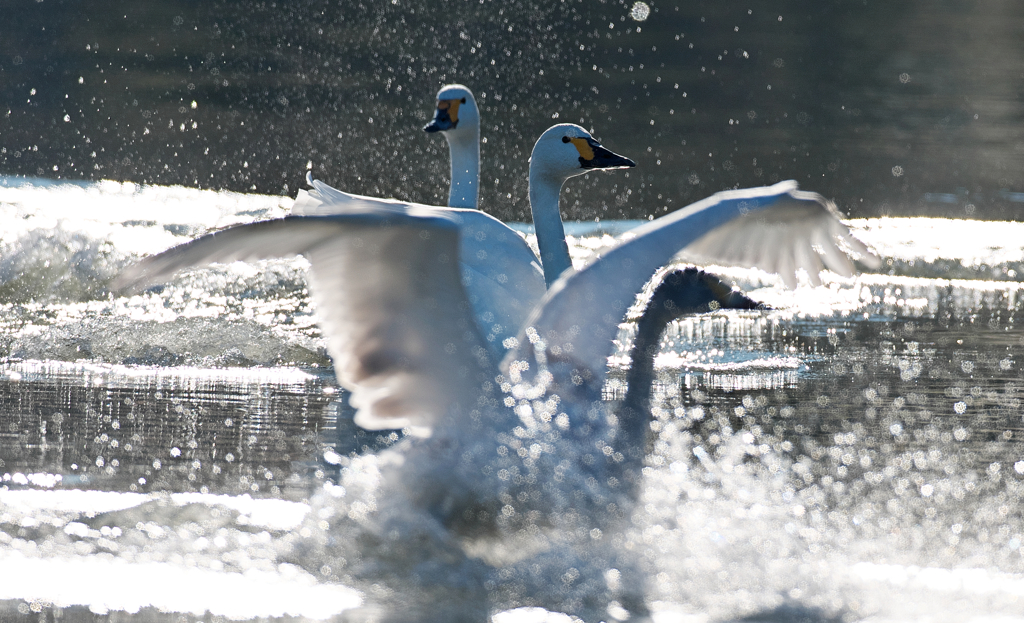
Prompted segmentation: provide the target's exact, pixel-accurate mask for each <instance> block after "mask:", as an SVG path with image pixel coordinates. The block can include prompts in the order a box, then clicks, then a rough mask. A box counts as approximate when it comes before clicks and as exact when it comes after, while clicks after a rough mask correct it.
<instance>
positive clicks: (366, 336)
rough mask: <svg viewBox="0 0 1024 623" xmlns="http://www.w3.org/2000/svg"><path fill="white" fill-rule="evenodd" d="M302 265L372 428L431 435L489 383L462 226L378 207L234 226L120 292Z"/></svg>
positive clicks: (158, 261)
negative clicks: (463, 275)
mask: <svg viewBox="0 0 1024 623" xmlns="http://www.w3.org/2000/svg"><path fill="white" fill-rule="evenodd" d="M298 254H301V255H304V256H305V257H306V258H307V259H308V260H309V262H310V265H311V273H312V274H311V280H312V283H311V288H310V290H311V293H312V295H313V298H314V301H315V302H316V304H317V313H318V315H319V316H320V322H321V325H322V328H323V333H324V335H325V336H326V338H327V341H328V344H327V346H328V352H329V353H330V355H331V358H332V359H333V360H334V366H335V373H336V375H337V377H338V382H339V383H341V384H342V386H344V387H346V388H347V389H349V390H351V391H352V394H353V395H352V397H351V400H350V402H351V404H352V405H353V406H355V407H356V408H357V409H358V411H357V414H356V422H357V424H359V425H360V426H363V427H364V428H370V429H380V428H402V427H406V426H413V427H418V428H420V429H429V428H431V427H434V426H436V425H438V424H439V423H441V422H442V421H443V418H445V417H446V416H447V415H449V414H451V413H467V412H468V409H469V408H471V407H472V406H473V405H468V406H466V408H461V407H460V405H458V404H457V403H458V402H459V401H460V400H462V399H463V398H465V397H466V396H471V397H473V398H474V399H475V398H476V397H478V396H479V395H480V387H481V385H480V383H481V379H480V378H478V377H481V376H482V378H484V379H493V377H494V373H495V372H496V368H495V367H494V366H493V364H491V363H489V358H488V355H487V352H486V350H485V349H484V347H483V345H484V342H483V339H482V338H481V336H480V334H479V332H478V330H477V328H476V325H475V323H474V321H473V317H472V313H471V311H472V310H471V308H470V305H469V302H468V300H467V298H466V294H465V290H464V289H463V287H462V283H461V279H460V276H459V272H458V227H457V225H456V224H455V223H453V222H452V221H451V220H450V219H449V218H447V217H445V216H444V215H439V214H437V213H431V211H428V210H413V211H406V210H403V211H400V212H388V211H384V212H381V211H378V210H374V209H372V208H370V209H367V210H355V211H352V212H350V213H347V214H341V215H334V216H326V217H316V216H302V217H288V218H285V219H280V220H275V221H264V222H261V223H253V224H249V225H241V226H238V227H232V228H229V229H226V230H223V231H221V232H217V233H214V234H209V235H207V236H203V237H201V238H198V239H196V240H193V241H192V242H189V243H187V244H184V245H181V246H178V247H175V248H173V249H170V250H168V251H165V252H164V253H161V254H158V255H155V256H153V257H151V258H148V259H146V260H143V261H142V262H140V263H139V264H137V265H135V266H133V267H131V268H129V269H128V270H127V271H125V273H123V274H122V276H121V277H120V278H119V280H118V283H116V284H115V286H117V287H122V288H124V287H138V286H139V285H141V284H145V283H154V282H157V281H159V280H161V279H163V278H166V277H168V276H170V275H171V274H173V273H174V272H175V271H177V270H180V269H183V268H187V267H191V266H198V265H203V264H208V263H212V262H227V261H234V260H255V259H266V258H270V257H281V256H290V255H298Z"/></svg>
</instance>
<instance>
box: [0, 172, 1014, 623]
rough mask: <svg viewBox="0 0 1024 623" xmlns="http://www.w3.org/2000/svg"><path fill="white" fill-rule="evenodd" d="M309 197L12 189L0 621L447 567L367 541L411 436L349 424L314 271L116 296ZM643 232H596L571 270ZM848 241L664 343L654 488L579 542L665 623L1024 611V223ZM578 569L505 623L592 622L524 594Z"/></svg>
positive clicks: (933, 225) (881, 232)
mask: <svg viewBox="0 0 1024 623" xmlns="http://www.w3.org/2000/svg"><path fill="white" fill-rule="evenodd" d="M289 207H290V201H289V200H286V199H280V198H276V197H263V196H249V195H237V194H230V193H213V192H202V191H195V190H189V189H183V188H168V187H145V188H138V187H134V186H131V185H127V186H122V185H119V184H113V183H105V184H99V185H81V186H52V185H48V184H47V183H45V182H43V181H39V180H36V181H33V182H25V181H24V180H16V179H10V178H8V179H4V180H0V232H3V234H2V239H0V277H2V283H0V327H2V331H0V356H2V357H3V358H4V359H3V364H2V365H0V478H2V483H0V600H2V601H0V618H3V620H5V621H6V620H24V621H37V620H54V619H55V618H58V617H62V618H63V619H64V620H74V621H77V620H105V619H110V620H145V621H179V620H185V621H192V620H250V619H268V618H275V617H285V618H286V620H302V621H305V620H329V619H338V620H347V619H348V618H349V617H352V618H353V620H363V618H360V617H364V618H365V617H369V618H370V619H371V620H372V617H373V612H375V608H377V607H378V606H382V605H383V606H387V605H389V604H390V605H392V606H393V601H394V600H395V599H400V598H402V595H404V594H406V593H413V594H415V590H418V588H417V589H415V590H414V589H413V588H410V587H409V586H406V585H404V584H403V575H402V573H401V570H402V569H403V567H402V563H401V562H400V561H398V559H400V558H403V557H408V558H417V557H424V556H427V555H429V552H417V551H415V548H416V544H415V543H409V544H408V545H407V547H408V551H405V552H399V554H398V555H397V556H396V557H394V558H391V557H386V556H382V555H380V554H379V553H378V552H379V550H378V549H372V548H367V549H365V550H360V539H361V538H362V536H363V535H362V533H360V532H359V525H360V520H361V519H363V518H365V517H366V515H367V513H368V512H370V511H372V509H373V507H374V504H375V499H374V497H373V493H372V492H373V485H374V483H373V473H374V469H373V460H372V459H373V455H374V453H375V452H377V451H379V450H380V449H381V448H383V447H386V446H388V445H389V444H392V443H394V442H395V441H396V440H397V439H398V438H399V435H398V434H397V433H390V432H387V431H385V432H383V433H382V432H376V433H368V432H364V431H359V430H357V429H355V428H354V427H353V426H352V424H351V421H350V420H351V410H350V409H349V408H348V407H347V405H346V404H345V402H344V399H345V396H344V392H343V391H341V390H340V389H339V388H338V387H337V385H336V383H335V381H334V378H333V376H332V374H331V371H330V361H329V359H328V358H327V357H326V354H325V350H324V346H323V342H322V340H321V336H320V333H319V330H318V328H317V326H316V322H315V311H314V310H313V309H312V307H311V304H310V302H309V300H308V298H307V296H306V291H305V287H306V286H305V279H304V275H305V270H306V266H307V265H306V263H305V262H304V261H303V260H301V259H299V260H289V261H280V262H264V263H261V264H259V265H245V264H233V265H229V266H219V267H214V268H212V269H210V270H203V271H194V272H191V273H186V274H183V275H181V276H180V277H179V278H177V279H176V280H175V281H174V282H172V283H170V284H168V285H167V286H166V287H164V288H154V289H152V290H150V291H147V292H146V293H143V294H141V295H138V296H133V297H129V298H125V297H119V296H115V295H111V294H109V293H108V292H107V291H106V290H105V285H104V284H105V283H106V280H107V279H108V278H109V277H111V276H112V275H114V274H116V272H117V271H118V270H119V269H120V268H121V267H123V266H125V265H126V264H127V263H129V262H131V261H133V259H135V258H137V257H139V256H141V255H145V254H148V253H152V252H155V251H159V250H161V249H164V248H166V247H168V246H171V245H173V244H176V243H179V242H183V241H185V240H187V239H190V238H192V237H194V236H196V235H198V234H201V233H203V232H205V231H207V230H209V229H212V228H217V227H222V226H225V225H229V224H233V223H239V222H248V221H252V220H256V219H263V218H272V217H277V216H281V215H283V214H286V213H287V211H288V209H289ZM628 225H629V224H624V223H621V222H620V223H615V222H612V223H600V224H579V225H575V226H573V227H571V228H570V229H569V232H570V234H572V236H573V239H572V243H573V244H572V248H573V253H574V256H575V259H576V260H577V261H579V262H585V261H586V258H587V257H589V256H590V255H591V254H593V253H594V252H595V251H596V250H597V249H599V248H600V246H601V245H602V244H604V243H607V242H608V241H609V240H610V238H608V237H607V236H608V235H609V234H614V233H618V232H619V231H622V230H623V229H624V228H626V227H627V226H628ZM853 226H854V228H855V229H856V230H857V231H858V232H859V233H860V235H861V236H862V237H863V239H864V240H865V241H866V242H869V243H871V244H873V245H875V248H876V249H877V250H878V251H879V252H880V254H881V255H882V256H883V257H884V258H885V259H886V262H887V263H886V272H884V273H882V274H867V275H862V276H861V277H859V278H858V279H856V280H850V281H846V280H840V279H832V280H829V281H828V282H827V284H826V286H824V287H821V288H816V289H812V288H808V287H803V288H800V289H798V290H797V291H795V292H791V291H786V290H783V289H782V288H781V287H780V285H779V283H778V281H777V280H776V279H775V278H774V277H771V276H768V275H763V274H759V273H757V272H754V271H743V270H736V269H721V270H716V272H718V273H719V274H722V275H724V276H726V277H727V278H730V279H733V280H735V281H736V282H737V283H738V284H739V285H740V286H741V287H743V288H744V289H745V290H747V291H748V292H749V293H750V294H751V295H752V296H753V297H754V298H756V299H758V300H761V301H764V302H766V303H767V304H769V305H770V306H771V307H772V308H773V309H772V310H771V311H765V312H719V313H714V314H709V315H705V316H699V317H693V318H686V319H683V320H680V321H678V322H675V323H673V324H672V325H671V326H670V327H669V329H668V330H667V331H666V333H665V335H664V338H663V348H662V351H661V354H660V355H659V356H658V358H657V374H658V378H657V380H656V383H655V414H656V417H657V419H656V421H655V422H654V425H653V428H654V430H655V433H656V435H655V436H654V439H653V442H652V446H651V448H650V450H649V453H648V457H647V468H646V469H645V488H644V491H643V494H642V499H641V501H640V503H639V505H638V506H637V509H636V511H635V512H634V513H633V515H632V517H631V518H630V519H631V520H630V521H629V522H628V528H626V529H624V530H623V532H622V533H621V534H600V533H599V532H600V531H598V533H592V534H590V535H589V536H587V537H586V538H584V539H582V540H581V541H580V542H579V543H578V545H577V549H578V550H579V551H578V555H579V556H580V557H581V559H585V558H586V557H587V555H588V554H587V552H588V548H589V547H590V546H591V545H596V544H597V543H598V542H599V541H601V540H606V542H612V543H615V544H616V546H617V547H621V548H624V549H627V550H629V551H632V552H638V553H639V557H638V558H639V560H640V561H641V564H640V569H638V572H640V573H643V574H645V576H646V577H647V580H648V585H649V597H650V600H651V604H650V605H651V607H652V609H653V611H654V613H655V620H656V621H658V623H662V622H668V621H686V622H703V621H733V620H752V621H756V620H764V621H833V620H834V621H861V620H864V621H873V622H875V621H877V622H881V621H968V620H991V619H993V618H996V617H1002V620H1008V621H1010V620H1014V621H1021V620H1024V616H1022V613H1024V558H1022V556H1024V550H1022V549H1021V546H1022V541H1024V536H1022V535H1024V514H1022V510H1021V508H1022V507H1021V499H1020V498H1021V496H1022V495H1024V486H1022V482H1024V420H1022V416H1021V408H1020V407H1021V397H1022V393H1024V381H1022V379H1021V360H1022V352H1021V351H1022V350H1024V330H1022V329H1021V328H1019V327H1018V324H1019V323H1018V319H1019V317H1020V315H1021V295H1022V292H1021V286H1020V285H1019V284H1018V283H1017V281H1016V278H1017V275H1018V273H1019V272H1020V271H1021V270H1022V265H1024V226H1021V225H1018V224H1011V223H981V222H970V223H964V222H955V221H946V220H931V219H912V220H906V219H903V220H901V219H879V220H865V221H855V222H853ZM524 231H525V229H524ZM629 340H630V327H629V325H628V324H627V325H625V326H624V329H623V332H622V333H621V335H620V341H621V344H620V348H619V351H618V352H617V353H616V355H615V356H614V357H613V358H612V360H611V361H610V365H611V366H612V374H611V376H610V380H609V382H608V384H607V386H606V396H607V398H608V399H609V400H615V399H617V398H620V397H621V396H622V394H623V393H624V391H625V387H624V384H623V378H624V366H625V365H626V361H625V352H626V349H627V348H628V345H629ZM359 455H363V456H364V457H367V458H363V459H358V460H355V461H354V462H353V459H351V458H350V457H356V456H359ZM339 543H341V544H343V545H338V544H339ZM331 544H334V545H331ZM375 556H376V557H377V558H375V559H371V560H366V558H367V557H371V558H373V557H375ZM356 566H360V568H361V569H363V570H365V569H366V568H367V567H368V566H369V567H374V568H377V569H378V570H379V572H378V574H377V575H376V576H372V577H371V576H370V575H368V574H367V573H365V572H359V573H356V572H355V571H353V569H354V568H355V567H356ZM566 567H567V568H560V567H558V566H557V565H554V564H552V565H550V568H548V567H544V568H542V567H538V568H537V570H534V571H532V572H530V573H524V572H522V570H521V569H518V568H516V569H513V568H509V569H507V570H506V569H502V568H500V566H499V567H497V568H495V570H494V572H493V573H491V574H490V575H489V576H488V580H487V582H486V588H487V590H488V591H489V593H490V594H491V601H492V603H493V604H494V609H495V612H494V620H495V621H498V622H499V623H508V622H510V621H521V620H529V621H542V620H550V621H563V620H567V619H566V618H565V617H564V616H563V615H559V614H557V613H551V612H545V611H543V610H540V609H536V608H526V607H523V606H529V605H531V603H532V600H531V596H532V595H539V594H542V593H546V592H549V591H552V590H564V591H565V592H567V593H568V592H572V591H574V590H576V591H579V590H584V589H581V588H580V587H578V586H574V585H573V583H574V582H575V581H576V577H575V576H574V575H573V574H572V572H571V570H572V569H573V567H572V566H571V564H570V563H566ZM551 569H558V571H552V570H551ZM616 574H617V572H614V571H612V570H611V569H609V570H608V573H607V574H606V580H607V582H608V583H610V584H614V583H616V582H618V581H620V578H618V576H617V575H616ZM368 578H370V579H368ZM449 579H450V578H438V581H439V583H443V582H444V581H447V580H449ZM552 587H554V588H552ZM367 613H369V614H367ZM612 614H614V613H612ZM40 617H43V618H40Z"/></svg>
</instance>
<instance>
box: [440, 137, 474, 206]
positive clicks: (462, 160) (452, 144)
mask: <svg viewBox="0 0 1024 623" xmlns="http://www.w3.org/2000/svg"><path fill="white" fill-rule="evenodd" d="M468 130H469V131H460V132H459V133H457V134H453V133H452V132H446V133H445V135H444V136H445V138H446V139H448V151H449V153H450V154H451V159H452V185H451V189H450V190H449V191H448V206H449V207H452V208H470V209H474V210H475V209H476V208H477V205H478V201H479V191H480V128H479V127H474V128H469V129H468Z"/></svg>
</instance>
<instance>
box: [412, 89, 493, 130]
mask: <svg viewBox="0 0 1024 623" xmlns="http://www.w3.org/2000/svg"><path fill="white" fill-rule="evenodd" d="M479 127H480V111H479V109H478V108H477V107H476V99H475V98H474V97H473V92H472V91H470V90H469V89H467V88H466V87H464V86H462V85H461V84H449V85H448V86H445V87H442V88H441V90H440V91H438V92H437V108H436V109H435V110H434V118H433V119H431V120H430V123H428V124H427V125H425V126H423V131H424V132H444V133H445V136H447V137H452V136H454V135H457V134H464V133H465V134H470V133H472V130H474V129H476V128H479Z"/></svg>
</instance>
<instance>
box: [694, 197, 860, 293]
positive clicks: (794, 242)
mask: <svg viewBox="0 0 1024 623" xmlns="http://www.w3.org/2000/svg"><path fill="white" fill-rule="evenodd" d="M771 188H776V189H778V191H779V192H783V191H787V192H788V193H789V194H788V196H780V198H779V200H778V201H777V202H776V203H775V204H774V205H772V207H770V208H767V209H765V210H759V211H757V212H756V214H755V213H746V214H745V215H742V216H738V218H736V219H733V220H732V221H729V222H728V223H725V224H723V225H721V226H719V227H716V228H715V229H714V230H712V231H710V232H707V233H705V234H704V235H703V236H701V237H700V238H699V239H697V240H695V241H694V242H692V243H690V244H688V245H686V247H685V248H684V249H683V252H682V256H683V257H685V258H687V259H690V260H693V261H696V262H699V263H711V264H724V265H729V266H744V267H751V268H754V267H756V268H759V269H761V270H764V271H767V272H773V273H778V274H779V275H780V276H781V277H782V279H783V281H785V283H786V285H787V286H789V287H791V288H792V287H795V286H796V278H795V277H796V273H797V272H798V271H800V270H805V271H807V276H808V279H809V281H810V282H811V284H812V285H817V284H820V283H821V280H820V279H819V277H818V273H819V272H821V270H822V268H827V269H828V270H831V271H832V272H834V273H837V274H839V275H842V276H843V277H851V276H853V274H854V267H853V263H852V262H851V261H850V259H849V257H848V254H853V255H854V256H855V257H856V259H858V260H859V261H861V262H862V263H863V264H865V265H866V266H869V267H871V268H877V267H878V266H879V259H878V257H876V256H875V255H874V254H873V253H872V252H871V251H870V250H869V249H868V248H867V247H866V246H865V245H864V244H863V243H862V242H860V241H859V240H857V239H856V238H855V237H854V236H853V234H852V233H851V232H850V230H849V228H847V227H846V225H844V224H843V222H842V221H841V220H840V215H839V213H838V211H837V210H836V208H835V205H833V204H832V202H830V201H828V200H826V199H825V198H824V197H822V196H821V195H818V194H816V193H809V192H803V191H798V190H796V183H795V182H791V181H790V182H781V183H779V184H776V185H775V186H772V187H771ZM786 250H792V252H791V254H787V253H786Z"/></svg>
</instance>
